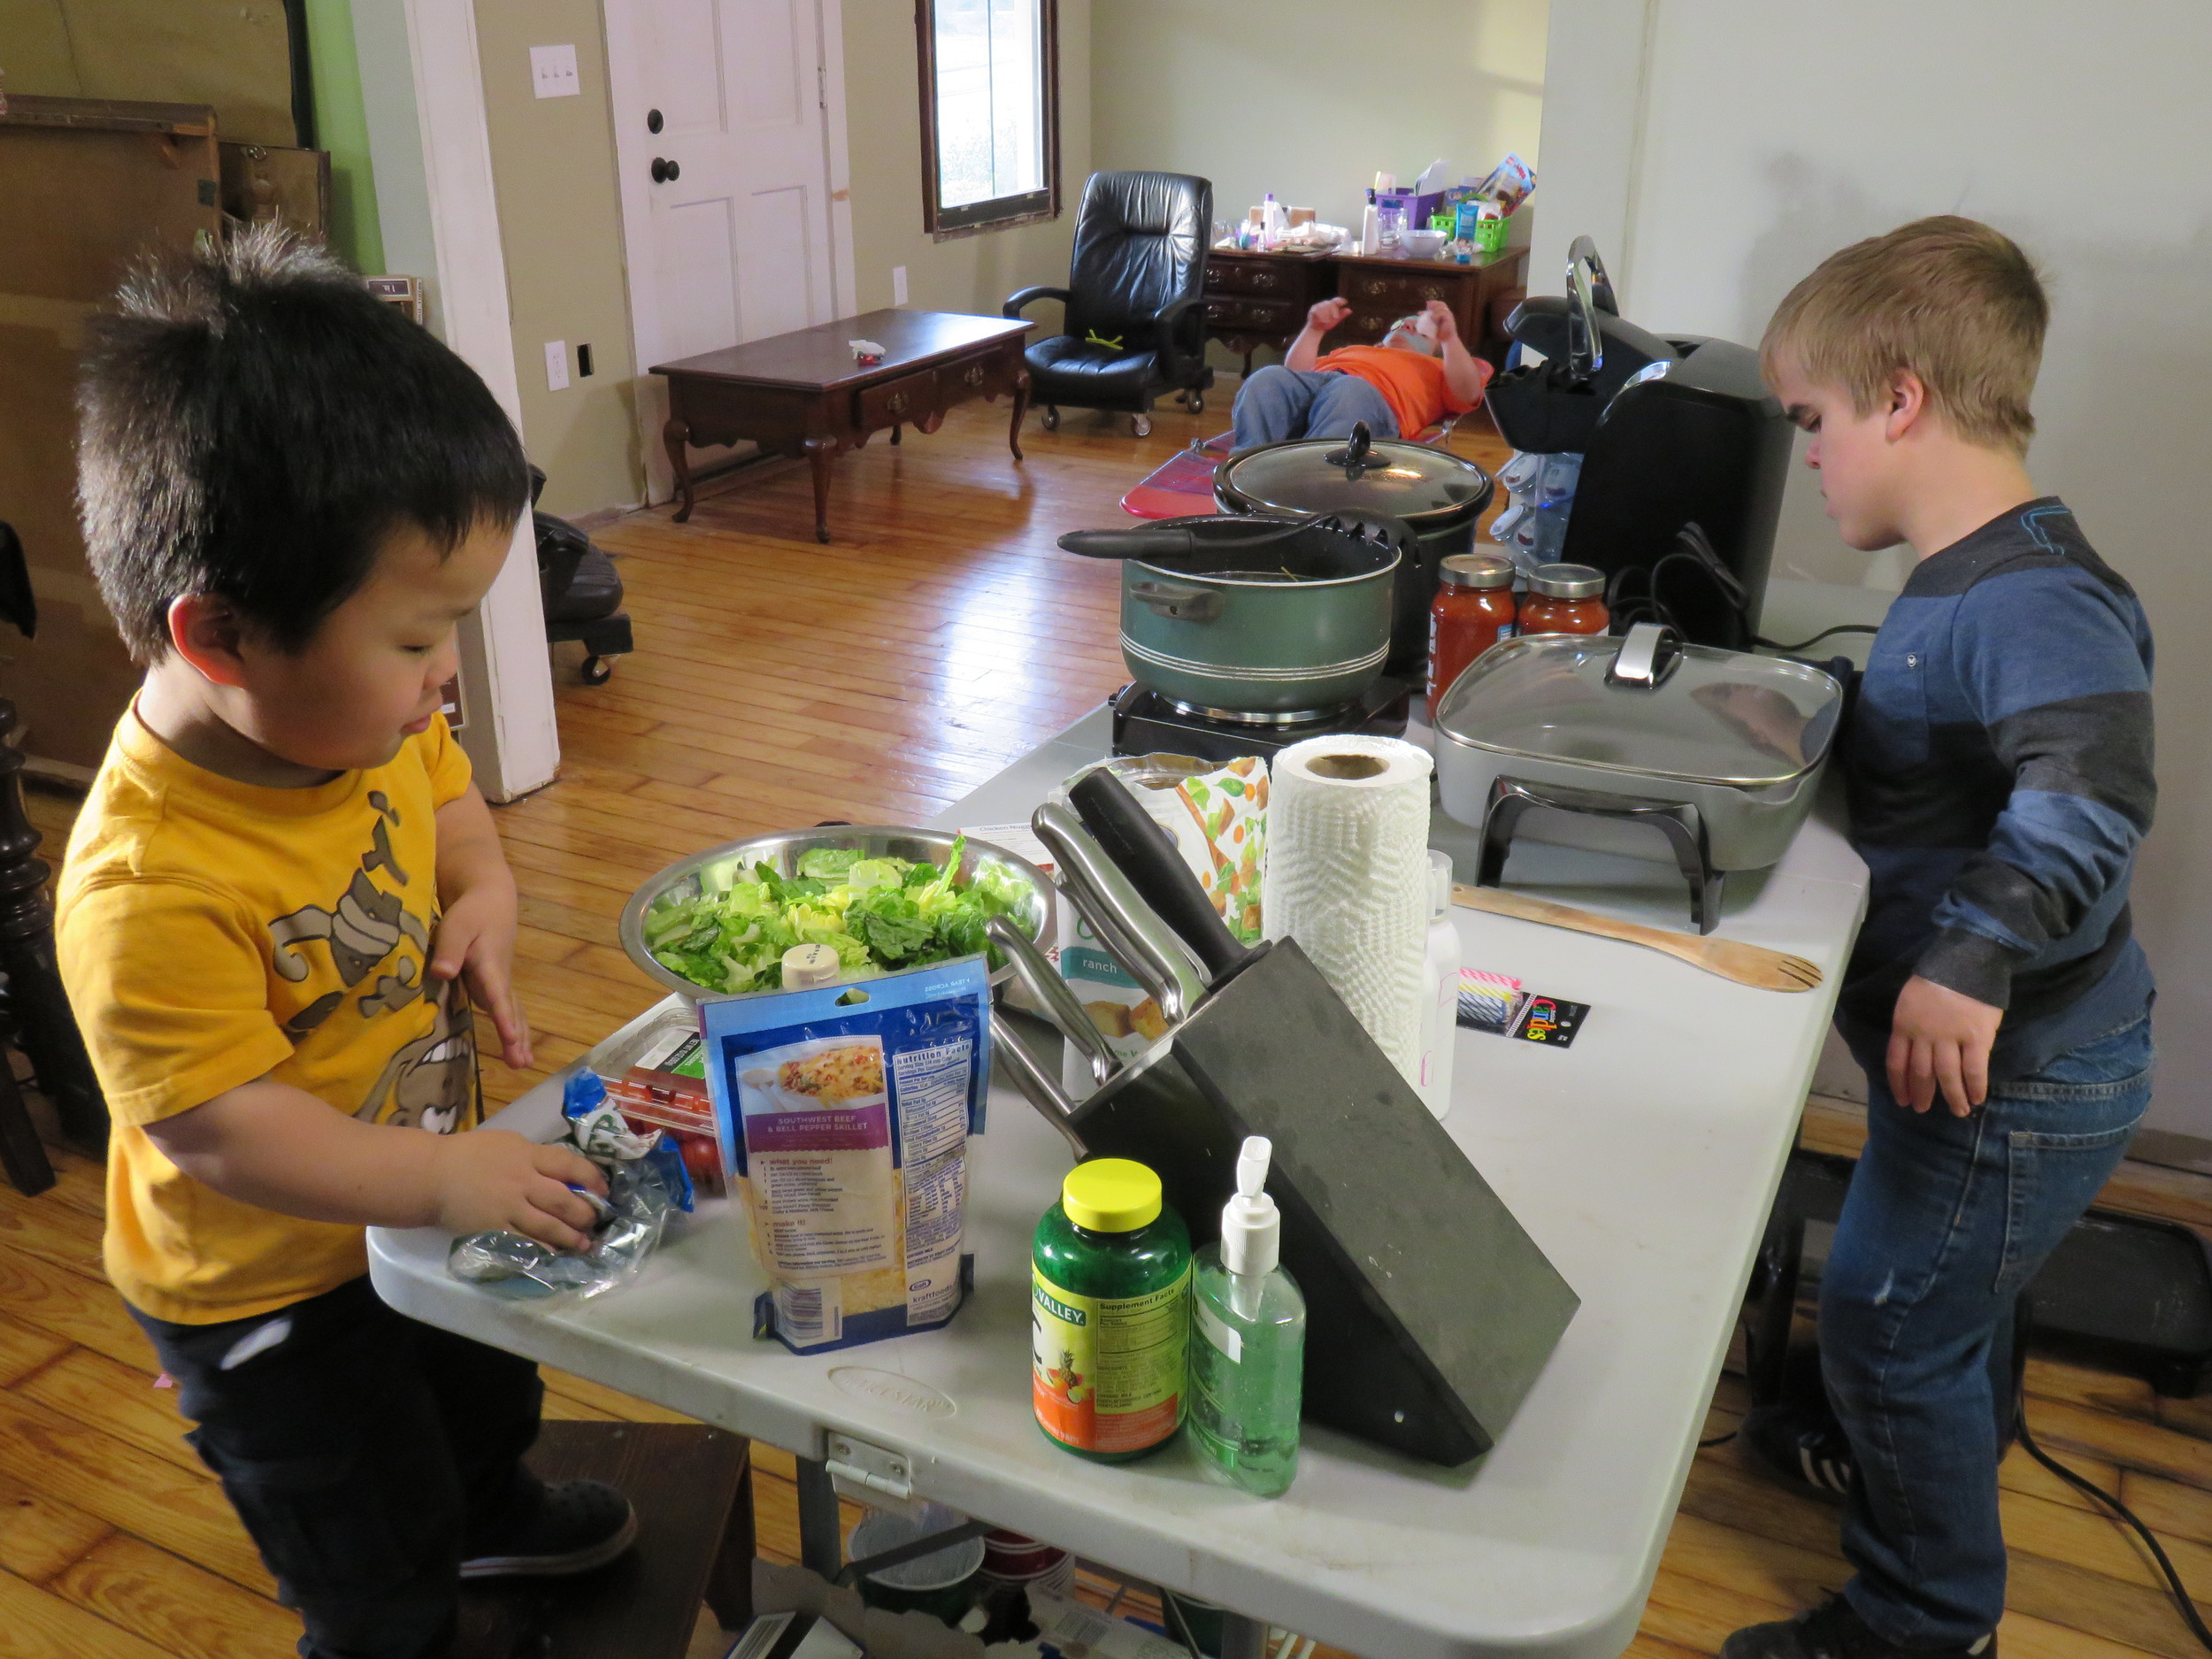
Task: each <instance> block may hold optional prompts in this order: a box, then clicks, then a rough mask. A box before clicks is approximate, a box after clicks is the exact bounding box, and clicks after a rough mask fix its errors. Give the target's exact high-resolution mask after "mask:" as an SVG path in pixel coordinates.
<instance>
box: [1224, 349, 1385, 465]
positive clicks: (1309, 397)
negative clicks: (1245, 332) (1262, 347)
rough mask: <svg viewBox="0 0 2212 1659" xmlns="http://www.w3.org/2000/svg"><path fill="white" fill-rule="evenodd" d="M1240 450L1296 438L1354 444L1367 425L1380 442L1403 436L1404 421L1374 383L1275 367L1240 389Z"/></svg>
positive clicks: (1354, 377) (1349, 376) (1237, 421)
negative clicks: (1360, 426) (1356, 427)
mask: <svg viewBox="0 0 2212 1659" xmlns="http://www.w3.org/2000/svg"><path fill="white" fill-rule="evenodd" d="M1231 418H1232V419H1233V422H1234V424H1235V427H1236V446H1237V448H1238V449H1249V448H1251V447H1252V445H1254V444H1256V443H1284V442H1288V441H1289V440H1290V439H1293V438H1348V437H1350V436H1351V435H1352V423H1353V422H1354V421H1358V420H1363V421H1365V422H1366V423H1367V429H1368V431H1369V432H1371V433H1372V434H1374V435H1375V436H1376V437H1378V438H1394V437H1396V436H1397V435H1398V418H1397V416H1395V415H1394V414H1392V413H1391V412H1390V404H1389V403H1388V402H1387V401H1386V399H1385V398H1384V396H1383V395H1382V394H1381V393H1380V392H1379V391H1378V390H1377V389H1376V388H1375V386H1374V384H1373V383H1372V382H1371V381H1368V380H1361V379H1360V377H1359V376H1358V375H1356V374H1345V373H1340V371H1338V370H1335V369H1331V370H1329V371H1328V372H1327V373H1322V372H1320V371H1319V370H1316V369H1286V368H1285V367H1283V365H1281V364H1279V363H1271V364H1269V365H1267V367H1265V368H1263V369H1258V370H1256V371H1254V373H1252V374H1251V376H1250V377H1249V378H1248V379H1247V380H1246V381H1245V382H1244V384H1243V385H1242V386H1240V387H1239V388H1237V403H1236V409H1235V411H1234V412H1233V415H1232V417H1231Z"/></svg>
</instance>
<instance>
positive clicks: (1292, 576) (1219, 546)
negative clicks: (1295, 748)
mask: <svg viewBox="0 0 2212 1659" xmlns="http://www.w3.org/2000/svg"><path fill="white" fill-rule="evenodd" d="M1060 545H1061V546H1062V547H1063V548H1064V549H1067V550H1068V551H1070V552H1072V553H1082V554H1086V555H1087V556H1089V557H1096V558H1118V559H1120V560H1121V561H1122V571H1121V655H1122V660H1123V661H1124V662H1125V663H1126V664H1128V667H1129V672H1130V673H1131V674H1132V675H1133V676H1134V677H1135V678H1136V679H1137V680H1141V681H1142V682H1143V683H1144V684H1146V685H1148V686H1150V687H1152V688H1153V689H1155V690H1156V691H1158V692H1160V693H1161V694H1162V695H1165V696H1167V697H1169V698H1171V699H1172V700H1173V701H1174V702H1176V703H1182V704H1184V705H1185V706H1187V707H1188V708H1191V709H1194V710H1204V711H1206V712H1208V713H1211V714H1217V715H1227V716H1230V717H1232V718H1239V717H1240V718H1247V719H1254V718H1256V719H1262V720H1286V719H1292V718H1298V717H1300V716H1307V715H1314V714H1325V713H1329V712H1333V711H1334V710H1338V709H1341V708H1343V707H1345V706H1346V705H1347V704H1348V703H1353V702H1355V701H1356V699H1357V698H1358V697H1359V695H1360V694H1361V693H1362V692H1363V691H1365V690H1366V689H1367V688H1368V687H1369V686H1371V685H1372V684H1373V683H1374V681H1375V678H1376V676H1377V675H1379V674H1380V673H1381V672H1382V666H1383V662H1384V659H1385V658H1386V657H1388V656H1389V655H1390V625H1391V607H1392V595H1393V592H1394V583H1395V580H1396V575H1397V571H1398V566H1399V564H1400V562H1401V560H1402V558H1403V557H1405V556H1406V551H1407V549H1409V548H1411V547H1412V546H1413V545H1414V538H1413V534H1412V532H1411V531H1409V530H1408V529H1407V528H1406V526H1404V525H1402V524H1399V523H1397V522H1395V521H1394V520H1391V519H1387V518H1379V517H1362V516H1358V515H1353V514H1334V515H1308V516H1304V517H1300V518H1288V517H1271V516H1266V515H1254V516H1251V517H1227V516H1221V517H1208V518H1171V519H1165V520H1163V521H1161V522H1160V523H1157V524H1153V525H1148V526H1144V527H1142V528H1141V529H1133V530H1088V531H1077V532H1075V533H1073V534H1070V535H1064V536H1063V537H1061V538H1060Z"/></svg>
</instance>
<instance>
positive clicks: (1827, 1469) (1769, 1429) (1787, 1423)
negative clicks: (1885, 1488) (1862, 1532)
mask: <svg viewBox="0 0 2212 1659" xmlns="http://www.w3.org/2000/svg"><path fill="white" fill-rule="evenodd" d="M1740 1439H1741V1440H1742V1441H1743V1443H1744V1446H1745V1447H1746V1448H1747V1449H1748V1450H1749V1451H1750V1453H1751V1454H1752V1455H1753V1456H1755V1457H1756V1458H1757V1459H1758V1460H1759V1462H1760V1463H1763V1464H1764V1465H1766V1467H1767V1468H1768V1469H1769V1470H1770V1471H1772V1472H1773V1473H1775V1474H1777V1475H1779V1476H1780V1477H1781V1478H1782V1479H1784V1480H1786V1481H1788V1482H1789V1483H1790V1484H1791V1485H1793V1486H1809V1487H1811V1488H1812V1490H1814V1491H1815V1492H1816V1493H1818V1494H1821V1495H1822V1496H1823V1497H1829V1498H1840V1497H1841V1496H1843V1494H1845V1493H1847V1492H1848V1491H1850V1490H1851V1474H1852V1464H1851V1441H1850V1440H1849V1438H1848V1437H1847V1435H1846V1434H1845V1433H1844V1432H1843V1425H1841V1424H1840V1423H1839V1422H1837V1421H1836V1419H1835V1417H1833V1416H1832V1414H1830V1413H1829V1412H1827V1411H1825V1410H1822V1411H1809V1410H1807V1409H1805V1408H1804V1407H1802V1406H1795V1405H1788V1404H1784V1405H1776V1406H1754V1407H1753V1408H1752V1409H1750V1410H1749V1411H1747V1412H1746V1413H1745V1414H1744V1420H1743V1427H1742V1429H1741V1431H1740Z"/></svg>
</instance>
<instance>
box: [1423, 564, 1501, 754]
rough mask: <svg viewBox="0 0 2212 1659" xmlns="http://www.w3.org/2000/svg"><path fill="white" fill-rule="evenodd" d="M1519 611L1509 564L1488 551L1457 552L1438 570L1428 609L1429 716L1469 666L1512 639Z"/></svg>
mask: <svg viewBox="0 0 2212 1659" xmlns="http://www.w3.org/2000/svg"><path fill="white" fill-rule="evenodd" d="M1516 617H1517V607H1516V605H1515V603H1514V599H1513V562H1512V561H1511V560H1510V559H1503V558H1495V557H1492V556H1491V555H1489V554H1487V553H1455V554H1453V555H1452V556H1451V557H1449V558H1448V559H1446V560H1445V561H1444V562H1443V564H1442V565H1440V566H1439V568H1438V570H1437V588H1436V603H1434V604H1432V606H1430V607H1429V718H1431V719H1434V718H1436V705H1437V703H1439V702H1440V700H1441V699H1442V698H1443V695H1444V694H1445V693H1446V692H1447V691H1448V690H1449V689H1451V684H1452V681H1454V680H1457V679H1458V678H1459V677H1460V675H1461V674H1462V673H1463V672H1465V671H1466V667H1467V664H1470V663H1471V662H1473V661H1474V660H1475V658H1477V657H1480V656H1481V655H1482V654H1483V653H1484V652H1485V651H1486V650H1488V649H1490V648H1491V647H1492V646H1494V645H1495V644H1496V643H1497V642H1498V641H1500V640H1509V639H1511V638H1512V637H1513V630H1514V626H1515V620H1516Z"/></svg>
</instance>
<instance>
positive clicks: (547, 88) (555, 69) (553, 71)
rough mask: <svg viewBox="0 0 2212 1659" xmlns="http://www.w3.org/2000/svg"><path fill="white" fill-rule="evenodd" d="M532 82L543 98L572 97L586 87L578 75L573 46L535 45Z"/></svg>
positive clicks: (531, 74) (531, 50) (533, 49)
mask: <svg viewBox="0 0 2212 1659" xmlns="http://www.w3.org/2000/svg"><path fill="white" fill-rule="evenodd" d="M530 84H531V85H532V87H534V88H535V89H536V91H537V95H538V96H540V97H541V98H572V97H574V96H577V95H578V94H579V93H580V92H582V91H583V89H584V87H583V83H582V82H581V81H579V80H578V79H577V76H576V49H575V48H574V47H573V46H533V47H532V48H531V49H530Z"/></svg>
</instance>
